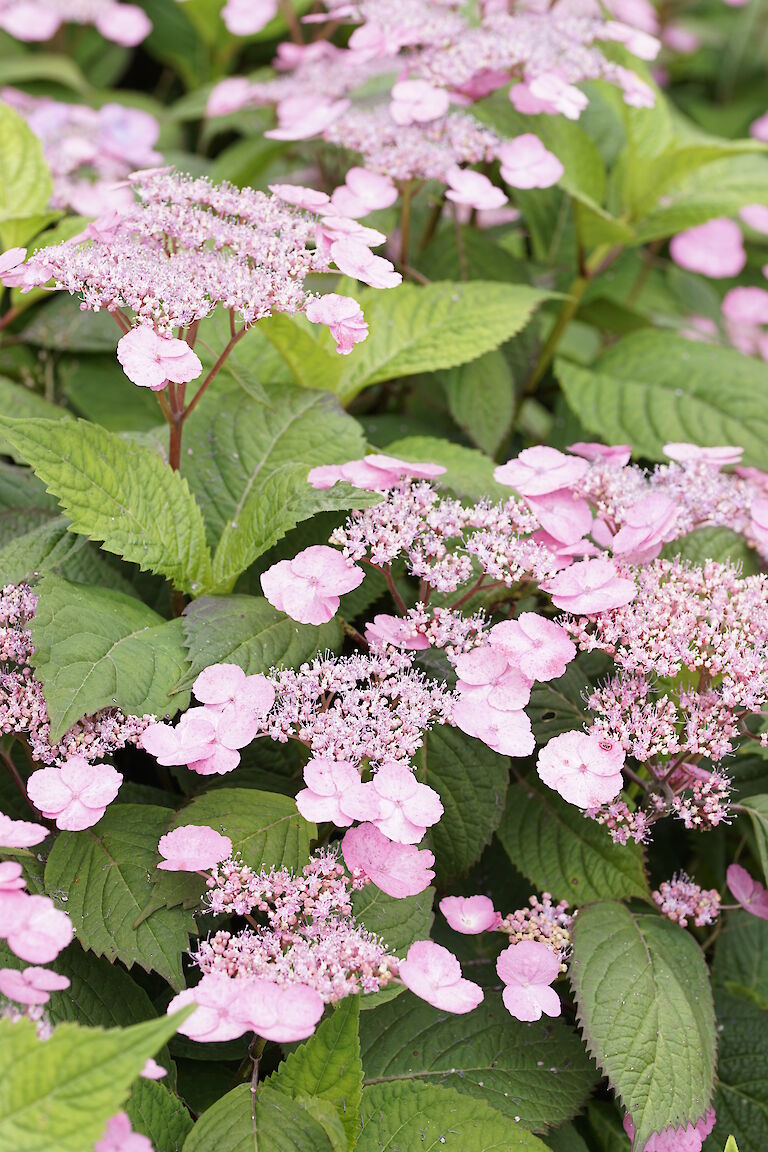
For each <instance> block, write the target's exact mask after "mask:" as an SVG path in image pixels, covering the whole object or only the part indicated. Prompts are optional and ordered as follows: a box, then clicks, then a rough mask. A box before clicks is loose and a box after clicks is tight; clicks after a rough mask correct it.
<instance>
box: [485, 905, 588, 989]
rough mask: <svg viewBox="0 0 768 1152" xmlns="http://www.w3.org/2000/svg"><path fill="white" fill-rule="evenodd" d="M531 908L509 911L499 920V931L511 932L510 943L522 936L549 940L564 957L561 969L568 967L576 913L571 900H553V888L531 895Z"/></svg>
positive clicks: (561, 958)
mask: <svg viewBox="0 0 768 1152" xmlns="http://www.w3.org/2000/svg"><path fill="white" fill-rule="evenodd" d="M528 903H529V904H530V907H529V908H518V909H517V910H516V911H515V912H509V913H507V915H506V916H505V917H504V918H503V919H502V921H501V923H500V924H499V931H500V932H504V933H506V935H508V936H509V939H510V943H519V942H520V941H521V940H537V941H539V942H540V943H541V944H546V945H547V947H548V948H551V949H552V951H553V952H555V953H556V955H557V956H559V958H560V964H561V968H560V971H561V972H564V971H565V961H566V960H567V959H568V956H569V955H570V951H571V930H572V928H573V916H572V915H571V914H570V913H569V912H568V901H567V900H560V901H559V902H558V903H557V904H554V903H553V901H552V896H551V895H550V893H549V892H542V894H541V898H539V897H538V896H535V895H533V896H530V897H529V899H528Z"/></svg>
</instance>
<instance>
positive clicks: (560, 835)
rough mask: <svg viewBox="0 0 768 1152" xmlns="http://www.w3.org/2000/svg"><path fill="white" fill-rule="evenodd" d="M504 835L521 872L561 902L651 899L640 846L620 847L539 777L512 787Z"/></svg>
mask: <svg viewBox="0 0 768 1152" xmlns="http://www.w3.org/2000/svg"><path fill="white" fill-rule="evenodd" d="M498 837H499V840H501V843H502V844H503V845H504V848H505V849H506V852H507V855H508V856H509V858H510V860H511V861H512V863H513V864H514V866H515V868H517V870H518V872H522V873H523V875H524V876H527V877H528V879H529V880H530V881H531V882H532V883H533V884H534V885H535V887H536V888H538V889H539V890H540V891H546V892H551V893H552V895H553V896H554V897H555V899H556V900H567V901H568V903H569V904H573V905H575V906H576V907H580V906H581V905H583V904H589V903H591V902H592V901H593V900H629V899H632V898H633V897H637V898H640V899H645V900H647V899H649V897H650V891H649V889H648V881H647V879H646V877H645V872H644V870H643V853H642V850H641V848H640V847H639V845H637V844H632V843H631V844H626V845H624V846H622V845H620V844H614V843H613V841H612V840H611V837H610V835H609V834H608V832H607V830H606V829H605V828H602V827H601V826H600V825H599V824H597V823H596V822H595V821H594V820H588V819H587V817H586V816H585V815H584V813H583V812H580V811H579V809H578V808H574V806H573V805H572V804H566V803H565V801H564V800H561V799H560V797H559V796H558V795H557V793H556V792H553V791H552V790H551V789H549V788H547V787H545V785H543V784H541V783H540V782H539V781H538V779H533V778H531V779H529V780H527V781H526V783H525V784H515V785H513V786H512V788H510V790H509V798H508V801H507V810H506V812H505V813H504V819H503V820H502V822H501V827H500V828H499V831H498Z"/></svg>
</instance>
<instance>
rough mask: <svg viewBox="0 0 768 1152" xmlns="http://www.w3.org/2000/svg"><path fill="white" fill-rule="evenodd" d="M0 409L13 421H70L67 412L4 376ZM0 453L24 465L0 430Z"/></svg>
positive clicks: (0, 379) (0, 388) (2, 377)
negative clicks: (30, 419)
mask: <svg viewBox="0 0 768 1152" xmlns="http://www.w3.org/2000/svg"><path fill="white" fill-rule="evenodd" d="M0 408H1V409H2V411H3V412H4V413H5V415H6V416H12V417H13V418H14V419H15V420H21V419H24V418H25V417H30V418H36V417H42V418H43V419H47V420H70V419H71V414H70V413H69V412H67V410H66V408H59V407H57V405H55V404H49V403H48V401H47V400H44V399H43V397H42V396H39V395H38V393H37V392H33V391H32V390H31V388H25V387H24V385H23V384H16V383H14V381H13V380H7V379H6V378H5V376H0ZM0 451H2V453H3V454H4V455H6V456H10V457H11V459H12V460H15V461H16V463H17V464H23V463H25V459H24V457H23V455H22V454H21V453H20V452H17V451H16V449H15V448H14V446H13V444H12V443H11V442H10V440H8V439H7V438H6V437H5V436H4V435H3V433H2V430H1V429H0Z"/></svg>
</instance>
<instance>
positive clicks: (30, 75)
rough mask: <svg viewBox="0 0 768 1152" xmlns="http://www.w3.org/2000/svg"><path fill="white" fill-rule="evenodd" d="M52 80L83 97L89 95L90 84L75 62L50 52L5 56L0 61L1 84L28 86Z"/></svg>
mask: <svg viewBox="0 0 768 1152" xmlns="http://www.w3.org/2000/svg"><path fill="white" fill-rule="evenodd" d="M37 80H50V81H52V82H53V83H54V84H58V85H60V86H61V87H63V88H71V89H72V90H73V91H74V92H79V93H80V95H81V96H86V95H87V94H88V84H87V82H86V80H85V77H84V76H83V74H82V72H81V71H80V69H79V68H78V66H77V64H76V63H75V62H74V60H71V59H69V57H67V56H56V55H54V54H53V53H49V52H34V53H32V52H30V53H25V54H24V55H23V56H22V55H19V56H4V57H3V59H2V61H0V84H28V83H29V82H30V81H37Z"/></svg>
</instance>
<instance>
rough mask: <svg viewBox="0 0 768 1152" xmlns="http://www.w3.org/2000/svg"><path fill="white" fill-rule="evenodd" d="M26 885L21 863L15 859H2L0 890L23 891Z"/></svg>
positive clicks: (0, 862)
mask: <svg viewBox="0 0 768 1152" xmlns="http://www.w3.org/2000/svg"><path fill="white" fill-rule="evenodd" d="M26 886H27V882H26V880H25V879H24V876H23V874H22V868H21V864H19V863H17V861H15V860H0V892H21V890H22V889H23V888H26Z"/></svg>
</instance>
